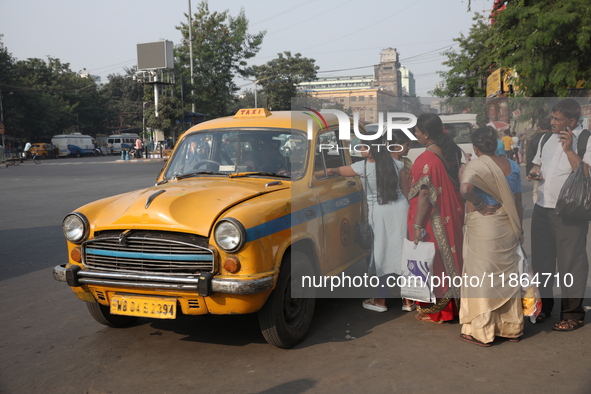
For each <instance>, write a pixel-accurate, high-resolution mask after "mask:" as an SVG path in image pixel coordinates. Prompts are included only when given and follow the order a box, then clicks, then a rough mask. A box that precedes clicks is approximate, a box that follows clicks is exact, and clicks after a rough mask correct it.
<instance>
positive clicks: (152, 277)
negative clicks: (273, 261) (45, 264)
mask: <svg viewBox="0 0 591 394" xmlns="http://www.w3.org/2000/svg"><path fill="white" fill-rule="evenodd" d="M53 278H54V279H55V280H57V281H59V282H66V283H67V284H68V285H70V286H73V287H77V286H82V285H96V286H121V287H132V288H142V289H162V290H184V291H198V292H199V295H200V296H203V297H207V296H209V295H210V294H211V293H227V294H240V295H245V294H256V293H262V292H264V291H267V290H271V289H272V288H273V283H274V275H269V276H265V277H263V278H257V279H250V280H248V279H247V280H238V279H227V278H216V277H215V276H214V275H213V274H212V273H210V272H204V273H202V274H201V275H199V276H195V277H174V276H165V275H157V274H141V273H122V272H103V271H90V270H83V269H81V268H80V267H79V266H77V265H73V266H70V267H68V268H66V266H65V265H57V266H55V267H54V268H53Z"/></svg>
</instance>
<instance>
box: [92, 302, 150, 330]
mask: <svg viewBox="0 0 591 394" xmlns="http://www.w3.org/2000/svg"><path fill="white" fill-rule="evenodd" d="M86 306H87V307H88V311H89V312H90V315H91V316H92V317H93V318H94V320H96V321H97V322H99V323H101V324H104V325H105V326H109V327H127V326H130V325H132V324H133V323H135V322H136V321H137V319H138V318H137V317H134V316H122V315H113V314H112V313H111V312H110V311H109V307H108V306H104V305H102V304H99V303H98V302H87V303H86Z"/></svg>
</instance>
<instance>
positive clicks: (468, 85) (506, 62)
mask: <svg viewBox="0 0 591 394" xmlns="http://www.w3.org/2000/svg"><path fill="white" fill-rule="evenodd" d="M503 6H505V7H506V8H504V9H501V8H502V7H503ZM493 14H494V23H493V24H491V25H489V24H488V23H487V22H486V20H485V19H484V18H483V17H482V16H479V15H477V16H476V17H475V19H476V21H477V22H476V23H475V24H474V25H473V26H472V28H471V30H470V34H469V35H468V36H467V37H464V36H463V35H462V36H461V37H460V38H458V39H456V41H458V42H459V43H460V51H459V52H455V51H452V50H450V51H447V52H444V54H445V55H446V56H447V57H448V60H447V61H446V62H444V64H445V65H448V66H450V67H451V69H450V70H449V71H448V72H443V73H440V75H441V76H442V77H443V78H444V83H443V86H442V87H440V88H437V89H435V90H434V91H433V94H435V95H437V96H441V97H461V96H468V97H484V96H486V92H485V88H486V83H485V81H486V77H487V76H488V75H489V74H490V73H491V72H492V71H494V70H495V69H497V68H503V69H504V70H511V71H512V74H513V75H514V76H515V77H514V78H513V81H512V82H513V84H514V86H515V88H516V90H517V92H518V94H520V95H523V96H527V97H564V96H567V95H574V94H575V93H574V92H573V91H572V89H573V88H574V87H575V86H576V85H577V83H578V82H580V81H584V82H583V87H584V88H585V89H591V67H590V66H589V65H590V64H591V28H590V27H589V26H591V7H590V6H589V5H587V4H586V3H581V2H580V1H578V0H562V1H554V0H536V1H533V0H498V1H496V2H495V11H494V12H493Z"/></svg>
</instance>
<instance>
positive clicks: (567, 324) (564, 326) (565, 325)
mask: <svg viewBox="0 0 591 394" xmlns="http://www.w3.org/2000/svg"><path fill="white" fill-rule="evenodd" d="M584 325H585V322H584V321H583V320H575V319H566V320H561V321H560V323H556V324H555V325H554V327H553V328H554V331H574V330H578V329H579V328H581V327H583V326H584Z"/></svg>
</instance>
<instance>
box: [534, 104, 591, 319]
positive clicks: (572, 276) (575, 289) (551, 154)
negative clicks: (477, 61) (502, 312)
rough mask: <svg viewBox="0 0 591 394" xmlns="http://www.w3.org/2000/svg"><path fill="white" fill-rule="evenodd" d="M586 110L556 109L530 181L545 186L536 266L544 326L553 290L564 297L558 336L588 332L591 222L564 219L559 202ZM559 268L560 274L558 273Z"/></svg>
mask: <svg viewBox="0 0 591 394" xmlns="http://www.w3.org/2000/svg"><path fill="white" fill-rule="evenodd" d="M580 116H581V106H580V105H579V104H578V103H577V102H576V101H575V100H572V99H566V100H562V101H560V102H558V103H557V104H556V105H555V106H554V108H552V116H551V122H550V124H551V126H552V135H551V136H550V137H549V138H547V139H546V138H541V141H540V143H539V145H538V150H537V153H536V156H535V158H534V160H533V163H534V166H533V168H532V170H531V171H530V174H532V173H533V174H538V175H539V176H533V177H532V176H530V175H528V177H527V180H539V182H538V190H537V195H538V200H537V202H536V204H535V205H534V212H533V215H532V224H531V244H532V264H533V266H534V269H535V270H536V272H537V274H538V280H539V281H540V284H539V287H540V293H541V296H542V312H541V313H540V315H539V316H538V319H537V321H538V322H543V321H544V320H545V319H546V318H547V317H549V316H550V314H551V312H552V309H553V307H554V299H553V292H552V285H553V284H554V282H555V281H556V284H557V286H558V287H559V288H560V291H561V294H562V301H561V308H560V322H559V323H557V324H555V325H554V330H556V331H573V330H576V329H578V328H580V327H582V326H583V324H584V318H585V312H584V309H583V297H584V294H585V288H586V285H587V275H588V272H589V260H588V259H587V252H586V247H587V233H588V231H589V221H588V220H586V219H571V218H568V219H567V218H562V217H560V216H557V215H556V213H555V208H556V200H557V199H558V195H559V193H560V190H561V188H562V186H563V185H564V182H565V181H566V179H567V178H568V176H569V175H570V174H571V172H573V171H574V170H576V169H577V167H578V166H579V164H580V163H581V157H579V155H578V153H577V148H578V139H579V136H580V135H581V132H582V131H583V128H582V127H580V126H578V127H577V124H578V121H579V118H580ZM582 160H583V161H585V162H586V163H588V164H591V138H590V139H589V140H588V141H587V144H586V147H585V150H584V154H583V158H582ZM557 267H558V270H556V268H557Z"/></svg>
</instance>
